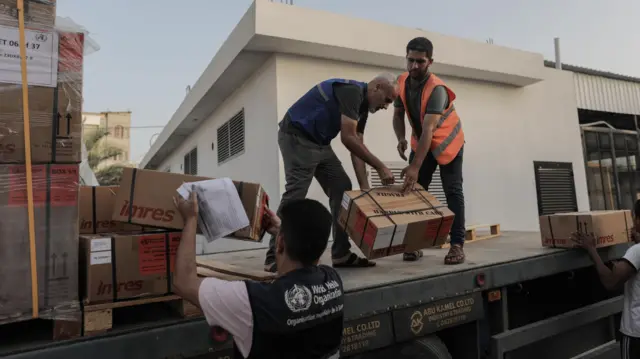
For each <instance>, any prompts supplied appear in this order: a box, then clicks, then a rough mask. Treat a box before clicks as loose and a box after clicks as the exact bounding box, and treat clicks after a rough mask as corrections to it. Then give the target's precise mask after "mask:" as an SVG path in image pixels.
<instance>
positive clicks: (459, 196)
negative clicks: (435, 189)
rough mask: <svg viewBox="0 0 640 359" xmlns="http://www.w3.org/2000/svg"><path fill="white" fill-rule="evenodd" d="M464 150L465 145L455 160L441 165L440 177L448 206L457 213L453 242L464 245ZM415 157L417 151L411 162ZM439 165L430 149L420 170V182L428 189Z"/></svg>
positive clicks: (452, 234)
mask: <svg viewBox="0 0 640 359" xmlns="http://www.w3.org/2000/svg"><path fill="white" fill-rule="evenodd" d="M463 152H464V146H463V147H462V148H461V149H460V152H458V155H457V156H456V158H454V159H453V161H451V162H450V163H448V164H446V165H444V166H440V179H441V180H442V187H443V189H444V194H445V196H446V197H447V207H449V209H450V210H451V212H453V213H454V214H455V215H456V216H455V218H454V219H453V225H452V226H451V244H460V245H464V234H465V224H464V193H463V191H462V155H463ZM414 157H415V153H414V152H413V151H411V154H410V155H409V163H411V162H412V161H413V158H414ZM438 166H439V165H438V162H437V161H436V159H435V157H433V154H432V153H431V151H429V153H428V154H427V157H426V158H425V159H424V162H422V167H420V171H419V172H418V183H419V184H420V185H421V186H422V187H424V189H426V190H427V191H428V190H429V185H430V184H431V180H432V179H433V173H434V172H435V171H436V168H437V167H438Z"/></svg>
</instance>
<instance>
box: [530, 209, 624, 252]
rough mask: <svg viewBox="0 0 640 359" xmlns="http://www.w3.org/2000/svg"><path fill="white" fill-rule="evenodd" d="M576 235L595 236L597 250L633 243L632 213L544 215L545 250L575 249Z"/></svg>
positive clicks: (541, 224) (541, 217) (542, 230)
mask: <svg viewBox="0 0 640 359" xmlns="http://www.w3.org/2000/svg"><path fill="white" fill-rule="evenodd" d="M574 232H587V233H593V234H594V236H595V237H596V238H597V247H598V248H600V247H608V246H613V245H616V244H620V243H627V242H630V241H631V240H632V235H633V217H632V216H631V211H629V210H619V211H591V212H572V213H556V214H551V215H545V216H540V234H541V235H542V245H543V246H544V247H554V248H555V247H559V248H572V247H576V244H575V243H574V242H573V241H572V240H571V235H572V234H573V233H574Z"/></svg>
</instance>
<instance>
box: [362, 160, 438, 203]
mask: <svg viewBox="0 0 640 359" xmlns="http://www.w3.org/2000/svg"><path fill="white" fill-rule="evenodd" d="M384 164H385V165H387V167H389V169H390V170H391V172H393V175H394V177H395V178H396V183H402V179H401V178H400V172H402V169H403V168H405V167H406V166H407V165H408V164H407V163H406V162H385V163H384ZM368 170H369V183H370V184H371V187H378V186H382V182H381V181H380V176H378V171H376V170H375V169H374V168H372V167H369V168H368ZM428 190H429V193H431V194H432V195H434V196H435V197H436V198H437V199H438V201H440V202H441V203H442V204H443V205H445V206H446V205H447V197H446V196H445V194H444V189H443V188H442V180H441V179H440V168H437V169H436V171H435V172H434V173H433V179H432V180H431V184H430V185H429V189H428Z"/></svg>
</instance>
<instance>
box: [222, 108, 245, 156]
mask: <svg viewBox="0 0 640 359" xmlns="http://www.w3.org/2000/svg"><path fill="white" fill-rule="evenodd" d="M217 135H218V164H222V163H224V162H226V161H228V160H230V159H231V158H233V157H235V156H237V155H240V154H242V153H244V139H245V131H244V109H242V110H241V111H240V112H238V113H237V114H236V115H235V116H233V117H232V118H231V119H230V120H229V121H227V122H225V123H224V124H223V125H222V126H220V127H219V128H218V134H217Z"/></svg>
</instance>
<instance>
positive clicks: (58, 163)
mask: <svg viewBox="0 0 640 359" xmlns="http://www.w3.org/2000/svg"><path fill="white" fill-rule="evenodd" d="M17 15H18V11H17V2H16V1H15V0H0V54H2V55H3V56H1V57H0V272H1V273H2V278H0V303H2V305H0V323H7V322H14V321H20V320H26V319H30V318H32V303H33V301H32V299H33V296H32V288H35V287H36V286H37V291H36V293H37V296H38V308H37V309H38V314H39V317H41V318H49V319H68V320H74V319H79V305H78V226H77V220H78V182H79V175H78V163H79V162H80V160H81V148H80V141H81V112H82V108H81V104H82V64H83V48H84V35H83V34H82V33H62V32H56V31H55V30H54V23H55V17H56V4H55V0H48V1H37V2H36V1H25V14H24V15H25V25H26V31H25V39H26V48H27V59H26V60H27V61H26V63H27V71H28V72H27V76H28V84H29V91H28V94H29V110H30V116H29V119H30V132H31V136H30V140H31V160H32V168H31V170H32V178H33V179H32V188H33V206H34V223H35V242H36V243H35V244H36V245H35V251H36V258H37V260H36V266H35V267H36V269H37V282H36V283H33V282H32V281H31V261H30V246H29V230H28V228H29V226H28V223H29V216H28V210H27V186H28V183H27V177H26V166H25V161H26V159H25V131H24V117H23V96H22V87H21V83H22V81H21V66H20V62H21V61H20V56H19V51H20V50H19V49H20V48H19V46H18V44H19V31H18V20H17V19H18V16H17Z"/></svg>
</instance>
